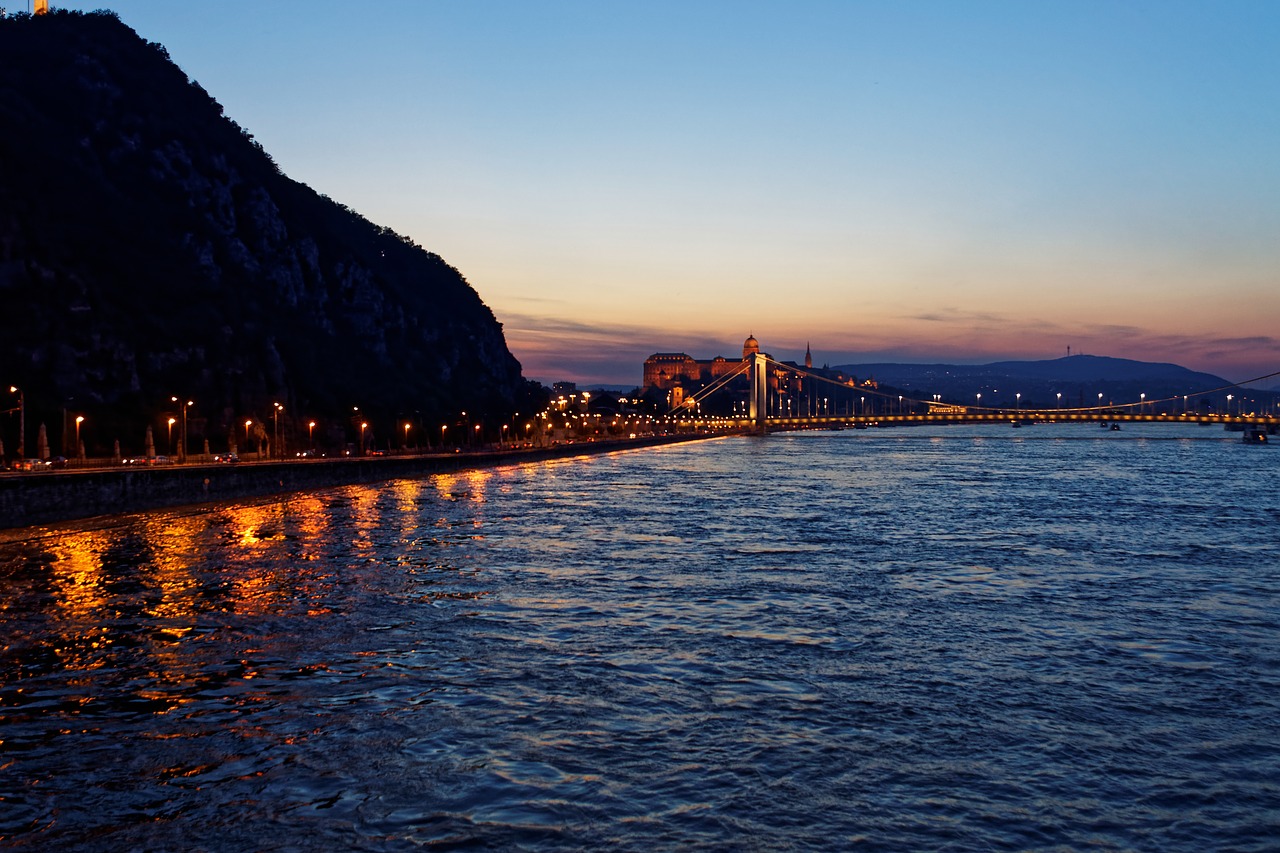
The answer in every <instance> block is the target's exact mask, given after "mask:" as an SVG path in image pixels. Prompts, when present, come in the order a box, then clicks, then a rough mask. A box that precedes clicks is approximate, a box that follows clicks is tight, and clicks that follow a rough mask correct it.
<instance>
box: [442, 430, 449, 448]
mask: <svg viewBox="0 0 1280 853" xmlns="http://www.w3.org/2000/svg"><path fill="white" fill-rule="evenodd" d="M447 429H449V426H448V424H440V450H441V451H443V450H444V433H445V430H447Z"/></svg>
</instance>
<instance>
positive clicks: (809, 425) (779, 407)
mask: <svg viewBox="0 0 1280 853" xmlns="http://www.w3.org/2000/svg"><path fill="white" fill-rule="evenodd" d="M741 376H746V377H747V379H748V381H749V386H750V394H749V397H748V399H747V401H746V404H745V407H744V409H745V410H744V411H743V412H741V414H735V415H734V416H733V417H731V418H720V419H719V420H720V421H721V423H723V424H725V426H727V427H729V428H734V429H742V430H750V431H754V432H759V433H767V432H770V431H776V430H792V429H840V428H846V427H852V428H855V429H856V428H863V427H868V426H895V425H899V426H902V425H919V424H1003V425H1006V426H1007V425H1010V424H1013V425H1017V426H1021V425H1024V424H1032V423H1098V424H1103V425H1110V426H1112V427H1118V425H1120V424H1124V423H1181V424H1188V423H1191V424H1207V425H1215V424H1217V425H1222V426H1224V427H1225V428H1227V429H1239V430H1240V431H1244V432H1247V433H1250V434H1252V435H1254V436H1255V437H1256V438H1257V440H1260V441H1265V440H1266V436H1267V435H1268V434H1270V435H1275V434H1277V432H1280V417H1277V415H1276V414H1275V413H1274V412H1272V413H1259V412H1247V413H1246V412H1237V413H1235V414H1232V413H1230V412H1217V411H1204V410H1201V409H1200V407H1199V406H1198V405H1197V404H1198V402H1199V400H1200V399H1201V398H1207V397H1210V396H1212V395H1221V394H1222V393H1223V392H1227V391H1231V390H1232V389H1235V390H1237V391H1238V390H1240V386H1241V385H1245V384H1248V383H1238V384H1236V385H1227V386H1223V387H1221V388H1214V389H1210V390H1207V391H1199V392H1194V393H1188V394H1182V395H1178V396H1174V397H1164V398H1160V399H1147V398H1146V396H1145V395H1142V396H1141V397H1140V399H1138V400H1136V401H1130V402H1124V403H1115V402H1113V401H1108V402H1106V403H1103V402H1102V399H1101V397H1102V395H1099V402H1098V405H1096V406H1074V407H1062V406H1055V407H1053V408H1039V407H1023V406H1021V405H1020V402H1019V404H1018V405H1016V406H1015V407H1013V408H1009V407H1006V406H1000V407H990V406H988V407H984V406H982V405H981V399H982V395H981V394H978V395H977V399H976V402H975V404H973V405H969V404H960V403H954V402H947V401H944V400H943V399H942V397H941V395H933V396H932V397H931V398H930V399H927V400H924V399H915V398H911V397H908V396H906V395H900V394H888V393H885V392H882V391H880V390H878V389H877V388H873V387H868V386H865V385H854V384H852V380H846V381H843V382H842V381H838V380H835V379H832V378H830V377H828V376H825V375H823V373H822V372H820V371H815V370H812V369H809V368H803V367H800V366H799V365H796V364H793V363H786V362H780V361H776V360H774V359H773V358H770V357H769V356H767V355H765V354H764V353H753V354H752V355H751V357H750V358H749V359H744V361H743V363H742V366H741V367H739V368H737V369H735V370H733V371H731V372H728V373H726V374H725V375H723V376H721V377H719V378H718V379H716V380H715V381H713V382H711V383H709V384H707V385H706V386H705V387H703V388H701V389H699V390H698V391H697V392H695V393H694V394H691V395H690V396H688V397H686V398H684V399H683V400H681V401H680V403H679V404H678V405H676V406H673V407H672V408H671V411H669V412H668V414H669V415H670V416H676V417H680V416H681V415H685V414H688V413H689V412H691V411H693V410H695V409H696V408H697V407H698V406H699V404H700V402H701V401H702V400H704V399H706V398H707V397H709V396H711V395H712V394H715V393H716V392H717V391H720V390H721V389H723V388H725V387H726V386H728V385H729V383H731V382H733V381H734V380H735V379H737V378H738V377H741ZM1275 376H1280V372H1277V373H1272V374H1269V375H1267V376H1261V377H1258V378H1257V379H1251V380H1249V382H1258V381H1261V380H1264V379H1270V378H1272V377H1275ZM786 377H796V378H798V379H799V380H800V381H801V382H811V383H814V384H815V385H816V386H819V387H821V386H823V385H826V386H831V387H832V392H833V393H834V392H835V391H836V390H838V391H839V392H840V395H841V396H839V397H837V399H844V400H845V401H846V403H845V404H844V407H843V410H839V411H835V412H832V411H830V406H829V402H830V396H828V397H827V398H821V403H822V405H821V406H820V407H818V406H815V405H814V400H816V399H819V398H816V397H815V396H814V395H813V394H809V395H808V396H807V398H806V399H807V400H808V401H809V406H808V407H809V409H810V410H809V411H807V412H804V413H801V412H796V411H792V406H793V403H794V402H795V399H794V398H793V397H790V396H788V395H786V394H785V393H784V392H783V390H782V387H781V380H784V378H786ZM854 395H856V396H857V398H858V400H857V401H854V399H853V396H854ZM1232 396H1234V395H1231V394H1228V396H1227V400H1228V403H1229V402H1230V400H1231V398H1232ZM868 397H870V398H871V399H872V406H870V407H868V405H867V398H868ZM1020 399H1021V398H1020V395H1019V401H1020ZM1058 399H1059V400H1061V395H1058ZM839 408H840V406H839V405H837V409H839Z"/></svg>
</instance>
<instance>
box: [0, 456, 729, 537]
mask: <svg viewBox="0 0 1280 853" xmlns="http://www.w3.org/2000/svg"><path fill="white" fill-rule="evenodd" d="M712 437H716V434H708V433H681V434H675V435H643V436H638V437H636V438H609V439H600V440H594V441H575V442H565V443H559V444H553V445H549V446H541V447H508V448H503V449H484V450H475V451H468V452H461V451H459V452H454V453H426V454H405V455H392V456H365V457H337V458H320V459H289V460H285V461H281V460H264V461H241V462H237V463H234V464H215V463H187V464H168V465H154V466H131V465H130V466H125V465H116V466H113V467H95V468H82V469H65V470H49V471H41V472H32V473H10V474H5V475H2V476H0V530H3V529H10V528H20V527H30V526H33V525H39V524H50V523H55V522H61V521H72V520H76V519H85V518H92V517H95V516H102V515H116V514H120V513H130V512H141V511H145V510H152V509H162V508H168V507H178V506H189V505H197V504H202V503H210V502H216V501H226V500H236V499H240V498H249V497H262V496H268V495H277V494H286V493H289V492H296V491H303V490H306V489H322V488H330V487H333V486H345V485H352V484H356V483H375V482H380V481H384V480H395V479H401V478H411V477H426V476H430V475H432V474H440V473H448V472H453V471H463V470H468V469H475V468H491V467H497V466H501V465H519V464H523V463H529V462H539V461H543V460H548V459H563V458H571V457H575V456H587V455H595V454H601V453H616V452H619V451H625V450H637V449H641V448H649V447H661V446H664V445H668V444H676V443H680V442H686V441H699V440H703V439H706V438H712Z"/></svg>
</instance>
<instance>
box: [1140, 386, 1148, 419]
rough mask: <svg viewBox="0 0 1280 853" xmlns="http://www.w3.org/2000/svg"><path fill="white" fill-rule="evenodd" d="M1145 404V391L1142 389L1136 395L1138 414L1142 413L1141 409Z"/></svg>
mask: <svg viewBox="0 0 1280 853" xmlns="http://www.w3.org/2000/svg"><path fill="white" fill-rule="evenodd" d="M1146 405H1147V392H1146V391H1143V392H1142V393H1141V394H1139V395H1138V414H1142V410H1143V409H1145V408H1146Z"/></svg>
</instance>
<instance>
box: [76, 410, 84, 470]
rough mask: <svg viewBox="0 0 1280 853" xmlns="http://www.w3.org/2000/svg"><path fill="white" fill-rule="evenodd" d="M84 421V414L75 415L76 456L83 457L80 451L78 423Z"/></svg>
mask: <svg viewBox="0 0 1280 853" xmlns="http://www.w3.org/2000/svg"><path fill="white" fill-rule="evenodd" d="M82 423H84V415H76V458H77V459H83V458H84V454H83V453H81V452H80V424H82Z"/></svg>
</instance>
